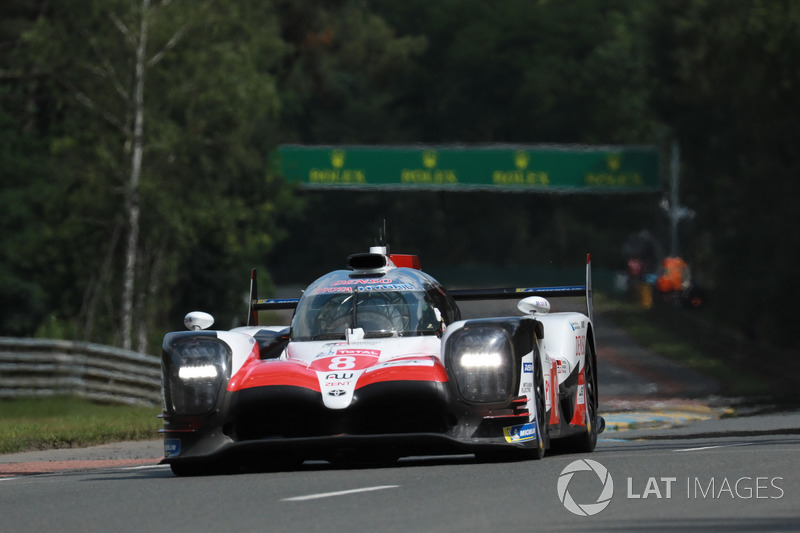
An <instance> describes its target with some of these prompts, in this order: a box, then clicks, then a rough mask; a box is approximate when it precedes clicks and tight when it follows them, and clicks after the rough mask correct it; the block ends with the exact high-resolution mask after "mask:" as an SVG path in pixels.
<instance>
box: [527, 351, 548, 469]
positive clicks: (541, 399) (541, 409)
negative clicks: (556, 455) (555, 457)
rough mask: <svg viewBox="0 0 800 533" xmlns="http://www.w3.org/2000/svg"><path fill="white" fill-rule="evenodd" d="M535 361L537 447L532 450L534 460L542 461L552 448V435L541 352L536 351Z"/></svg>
mask: <svg viewBox="0 0 800 533" xmlns="http://www.w3.org/2000/svg"><path fill="white" fill-rule="evenodd" d="M534 354H535V355H534V361H533V389H534V392H535V398H534V399H533V400H534V409H535V410H536V412H535V413H534V415H535V420H534V424H536V447H535V448H533V449H531V450H530V455H531V458H532V459H541V458H542V457H544V454H545V451H546V450H547V448H548V447H549V446H550V434H549V432H548V431H547V420H546V417H547V398H546V397H545V394H546V391H545V388H544V373H543V371H542V361H541V358H540V356H539V350H538V349H536V350H535V351H534Z"/></svg>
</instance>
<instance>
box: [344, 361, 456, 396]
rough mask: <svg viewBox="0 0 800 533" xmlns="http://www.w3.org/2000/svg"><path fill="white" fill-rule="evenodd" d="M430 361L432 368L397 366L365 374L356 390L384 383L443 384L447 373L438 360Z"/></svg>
mask: <svg viewBox="0 0 800 533" xmlns="http://www.w3.org/2000/svg"><path fill="white" fill-rule="evenodd" d="M431 359H433V360H434V362H433V366H414V365H397V366H390V367H386V368H381V369H378V370H373V371H371V372H366V373H364V374H363V375H362V376H361V378H360V379H359V380H358V384H357V385H356V389H360V388H361V387H366V386H367V385H372V384H374V383H383V382H385V381H435V382H438V383H444V382H445V381H447V371H446V370H445V369H444V366H442V364H441V363H440V362H439V360H438V359H435V358H431Z"/></svg>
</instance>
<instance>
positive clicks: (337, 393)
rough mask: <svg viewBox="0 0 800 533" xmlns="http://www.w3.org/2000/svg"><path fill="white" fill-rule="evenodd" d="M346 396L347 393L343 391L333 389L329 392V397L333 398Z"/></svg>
mask: <svg viewBox="0 0 800 533" xmlns="http://www.w3.org/2000/svg"><path fill="white" fill-rule="evenodd" d="M345 394H347V391H346V390H343V389H332V390H329V391H328V395H329V396H333V397H335V398H338V397H339V396H344V395H345Z"/></svg>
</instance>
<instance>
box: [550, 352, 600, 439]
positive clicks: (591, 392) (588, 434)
mask: <svg viewBox="0 0 800 533" xmlns="http://www.w3.org/2000/svg"><path fill="white" fill-rule="evenodd" d="M593 354H594V352H593V350H592V346H591V344H590V343H589V342H587V343H586V356H585V357H586V362H585V363H584V367H583V368H584V371H583V394H584V401H585V402H586V427H585V430H584V431H583V432H582V433H580V434H579V435H575V436H572V437H568V438H566V439H564V440H563V449H564V451H567V452H571V453H589V452H592V451H594V448H595V446H597V376H596V374H595V371H594V363H595V360H594V355H593ZM559 448H561V446H559Z"/></svg>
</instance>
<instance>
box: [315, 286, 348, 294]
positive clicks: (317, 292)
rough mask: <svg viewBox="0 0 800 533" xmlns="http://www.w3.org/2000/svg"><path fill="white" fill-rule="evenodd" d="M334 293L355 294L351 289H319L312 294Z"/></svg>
mask: <svg viewBox="0 0 800 533" xmlns="http://www.w3.org/2000/svg"><path fill="white" fill-rule="evenodd" d="M334 292H353V289H352V288H350V287H317V288H316V289H314V291H313V292H312V294H330V293H334Z"/></svg>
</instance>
